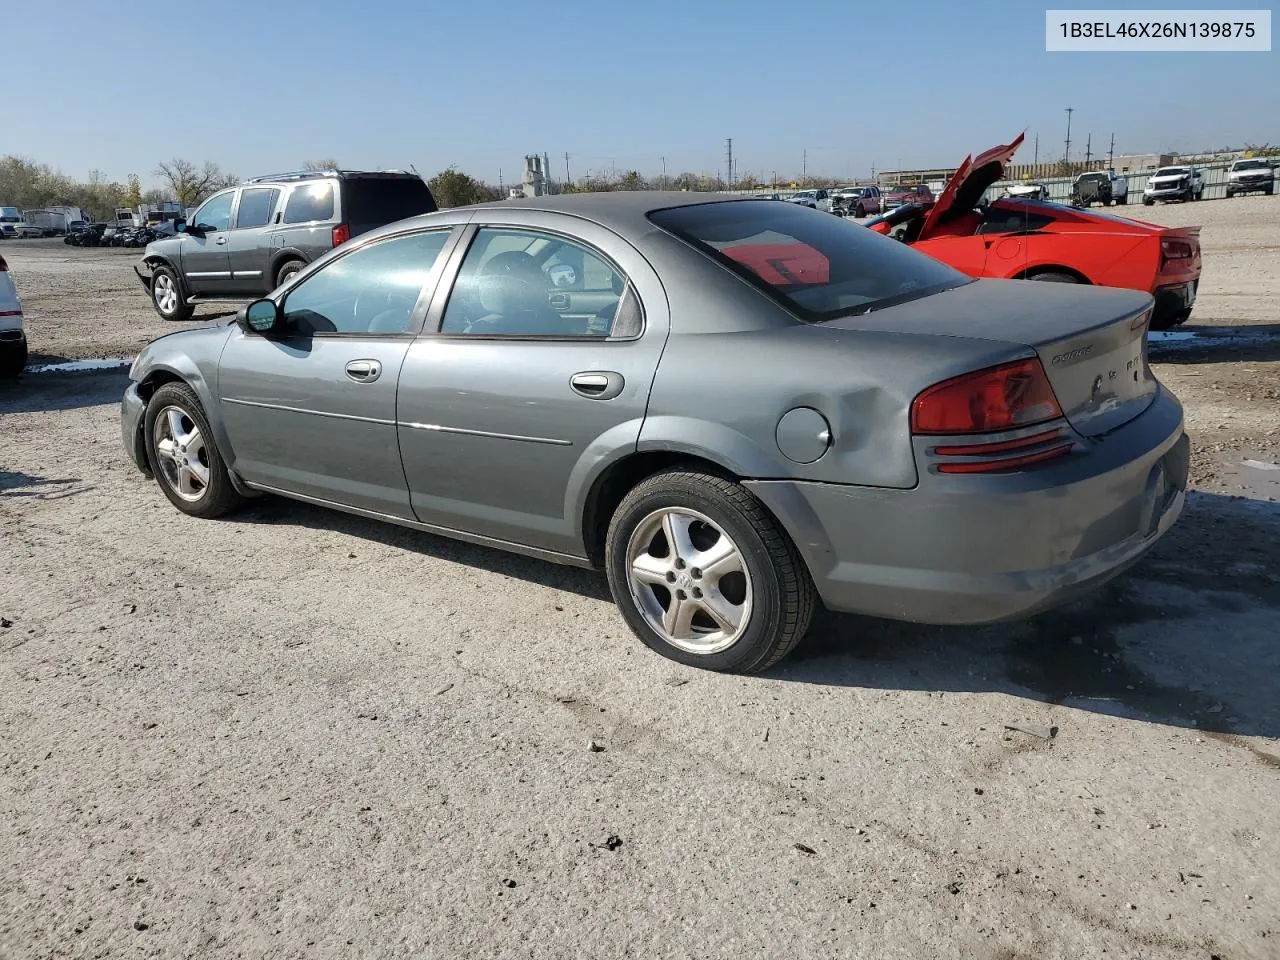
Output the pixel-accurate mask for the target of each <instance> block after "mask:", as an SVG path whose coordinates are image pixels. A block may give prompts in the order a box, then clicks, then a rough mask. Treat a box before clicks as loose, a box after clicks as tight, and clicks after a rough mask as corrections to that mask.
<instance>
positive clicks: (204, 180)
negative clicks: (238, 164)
mask: <svg viewBox="0 0 1280 960" xmlns="http://www.w3.org/2000/svg"><path fill="white" fill-rule="evenodd" d="M155 174H156V176H157V177H161V178H162V179H163V180H164V181H165V182H166V183H167V184H168V185H169V190H170V192H172V193H173V196H174V199H175V200H177V201H178V203H180V204H182V205H183V206H184V207H194V206H195V205H196V204H198V203H200V202H201V201H202V200H204V199H205V198H206V197H208V196H209V195H210V194H211V193H216V192H217V191H219V190H221V189H222V188H223V187H230V186H233V185H234V184H235V183H236V181H237V180H239V179H240V178H239V177H237V176H236V175H235V174H234V173H223V172H222V168H220V167H219V166H218V165H217V164H216V163H212V162H210V161H208V160H206V161H205V164H204V166H203V167H200V168H197V167H196V165H195V164H194V163H192V162H191V161H190V160H184V159H182V158H181V157H174V158H173V159H172V160H170V161H169V162H168V163H160V164H158V165H157V166H156V169H155Z"/></svg>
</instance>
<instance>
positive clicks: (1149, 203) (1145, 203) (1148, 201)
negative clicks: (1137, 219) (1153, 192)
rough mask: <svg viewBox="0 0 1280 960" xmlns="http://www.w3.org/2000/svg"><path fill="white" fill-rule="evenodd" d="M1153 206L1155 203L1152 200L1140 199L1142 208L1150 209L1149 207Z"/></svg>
mask: <svg viewBox="0 0 1280 960" xmlns="http://www.w3.org/2000/svg"><path fill="white" fill-rule="evenodd" d="M1154 204H1155V201H1154V200H1152V199H1151V198H1150V197H1143V198H1142V205H1143V206H1144V207H1150V206H1153V205H1154Z"/></svg>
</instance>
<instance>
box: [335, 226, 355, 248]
mask: <svg viewBox="0 0 1280 960" xmlns="http://www.w3.org/2000/svg"><path fill="white" fill-rule="evenodd" d="M350 239H351V228H350V227H349V226H347V225H346V224H345V223H340V224H338V225H337V226H336V227H334V228H333V245H334V246H335V247H340V246H342V245H343V244H344V243H346V242H347V241H348V240H350Z"/></svg>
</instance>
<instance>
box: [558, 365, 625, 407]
mask: <svg viewBox="0 0 1280 960" xmlns="http://www.w3.org/2000/svg"><path fill="white" fill-rule="evenodd" d="M625 385H626V381H625V380H624V379H623V378H622V374H620V373H614V372H613V371H612V370H584V371H583V372H582V373H575V374H574V375H573V376H572V377H570V378H569V386H571V387H572V388H573V392H574V393H576V394H578V395H579V396H583V397H586V398H587V399H588V400H612V399H613V398H614V397H616V396H617V395H618V394H620V393H621V392H622V388H623V387H624V386H625Z"/></svg>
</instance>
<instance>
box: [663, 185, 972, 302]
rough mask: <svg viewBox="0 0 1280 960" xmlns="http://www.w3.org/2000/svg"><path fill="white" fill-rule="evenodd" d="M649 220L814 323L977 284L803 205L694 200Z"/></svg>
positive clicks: (862, 229) (885, 240)
mask: <svg viewBox="0 0 1280 960" xmlns="http://www.w3.org/2000/svg"><path fill="white" fill-rule="evenodd" d="M649 219H650V220H652V221H653V222H654V223H655V224H657V225H658V226H659V227H661V228H662V229H664V230H666V231H668V232H669V233H672V234H675V235H676V236H677V237H679V238H680V239H682V240H684V241H685V242H686V243H689V244H691V245H693V246H694V247H695V248H697V249H698V250H700V251H702V252H703V253H705V254H706V255H707V256H709V257H711V258H712V259H713V260H715V261H717V262H718V263H721V264H723V265H724V266H726V267H728V268H729V269H730V270H732V271H733V272H734V273H736V274H738V275H739V276H741V277H742V278H744V279H745V280H747V281H748V282H749V283H751V284H752V285H753V286H755V287H757V288H759V289H760V290H762V291H764V292H765V293H767V294H768V295H769V296H771V297H773V298H774V299H775V300H777V301H779V302H780V303H781V304H782V305H783V306H785V307H786V308H787V309H788V310H790V311H791V312H792V313H794V314H796V315H797V316H799V317H800V318H801V319H802V320H806V321H808V322H810V323H819V322H821V321H823V320H834V319H835V318H836V317H842V316H849V315H851V314H860V313H868V312H870V311H871V310H874V309H878V308H880V307H886V306H891V305H892V304H894V303H902V302H905V301H907V300H915V299H917V298H919V297H926V296H929V295H930V294H932V293H937V292H939V291H941V290H946V289H950V288H951V287H957V286H960V285H961V284H964V283H968V282H969V278H968V277H966V276H965V275H964V274H962V273H960V272H958V271H956V270H953V269H952V268H951V267H948V266H946V265H945V264H943V263H940V262H939V261H937V260H934V259H932V258H930V257H926V256H925V255H924V254H921V253H916V252H915V251H914V250H912V249H910V248H909V247H907V246H904V245H903V244H901V243H898V242H897V241H895V240H890V239H889V238H887V237H883V236H881V235H880V234H877V233H875V232H873V231H870V230H868V229H866V228H865V227H863V226H860V225H855V224H852V223H849V222H847V221H846V220H844V219H843V218H841V217H832V216H829V215H828V214H825V213H818V212H817V211H814V210H809V209H808V208H806V207H801V206H797V205H795V204H782V203H776V204H775V203H749V202H744V201H740V200H738V201H728V202H723V203H706V204H694V205H691V206H685V207H672V208H670V209H667V210H655V211H654V212H653V213H651V214H649Z"/></svg>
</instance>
